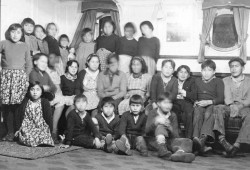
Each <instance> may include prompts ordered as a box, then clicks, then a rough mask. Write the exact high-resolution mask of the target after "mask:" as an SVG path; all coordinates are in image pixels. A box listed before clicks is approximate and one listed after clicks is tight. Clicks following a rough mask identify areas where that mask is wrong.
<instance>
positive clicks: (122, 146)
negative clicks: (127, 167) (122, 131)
mask: <svg viewBox="0 0 250 170" xmlns="http://www.w3.org/2000/svg"><path fill="white" fill-rule="evenodd" d="M115 146H116V148H118V150H119V151H118V153H124V154H126V155H128V156H131V155H132V154H133V153H132V151H131V150H130V148H128V147H127V146H126V144H125V143H124V141H122V140H121V139H118V140H116V141H115Z"/></svg>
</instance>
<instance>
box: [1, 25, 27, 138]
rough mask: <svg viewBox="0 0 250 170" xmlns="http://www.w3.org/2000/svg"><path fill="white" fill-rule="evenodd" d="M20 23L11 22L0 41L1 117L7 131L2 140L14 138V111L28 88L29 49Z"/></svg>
mask: <svg viewBox="0 0 250 170" xmlns="http://www.w3.org/2000/svg"><path fill="white" fill-rule="evenodd" d="M22 30H23V29H22V26H21V25H20V24H12V25H10V26H9V28H8V30H7V31H6V32H5V38H6V40H4V41H1V42H0V53H1V55H2V57H1V67H2V70H1V73H0V80H1V82H0V99H1V104H2V106H3V113H4V114H3V117H4V122H5V125H6V126H7V129H8V133H7V135H6V137H4V140H8V141H12V140H13V138H14V116H15V114H14V112H15V108H16V105H17V104H20V103H21V102H22V101H23V99H24V97H25V95H26V92H27V89H28V80H29V76H28V75H29V74H30V71H31V69H32V62H31V57H30V51H29V47H28V46H27V44H25V43H24V32H23V31H22Z"/></svg>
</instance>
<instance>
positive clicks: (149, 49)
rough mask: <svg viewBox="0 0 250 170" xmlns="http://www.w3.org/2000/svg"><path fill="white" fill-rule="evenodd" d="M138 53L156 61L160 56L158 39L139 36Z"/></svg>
mask: <svg viewBox="0 0 250 170" xmlns="http://www.w3.org/2000/svg"><path fill="white" fill-rule="evenodd" d="M138 55H139V56H149V57H151V58H153V59H154V60H156V61H157V59H158V58H159V56H160V40H159V39H158V38H156V37H152V38H146V37H140V38H139V41H138Z"/></svg>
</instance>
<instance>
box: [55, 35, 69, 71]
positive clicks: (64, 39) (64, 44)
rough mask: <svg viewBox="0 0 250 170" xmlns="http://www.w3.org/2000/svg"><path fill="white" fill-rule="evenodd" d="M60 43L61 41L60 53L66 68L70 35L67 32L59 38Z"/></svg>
mask: <svg viewBox="0 0 250 170" xmlns="http://www.w3.org/2000/svg"><path fill="white" fill-rule="evenodd" d="M58 43H59V49H60V54H61V57H62V62H63V68H64V70H65V68H66V64H67V61H68V60H69V59H68V56H69V49H70V48H69V37H68V36H67V35H66V34H62V35H61V36H60V37H59V39H58Z"/></svg>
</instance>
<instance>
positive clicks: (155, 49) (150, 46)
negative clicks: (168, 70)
mask: <svg viewBox="0 0 250 170" xmlns="http://www.w3.org/2000/svg"><path fill="white" fill-rule="evenodd" d="M140 29H141V32H142V35H143V36H142V37H140V38H139V41H138V55H139V56H142V57H143V59H144V60H145V62H146V64H147V66H148V73H149V74H151V75H152V76H153V75H154V74H155V71H156V62H157V60H158V58H159V55H160V40H159V39H158V38H156V37H154V36H153V30H154V26H153V24H152V23H151V22H150V21H144V22H142V23H141V25H140Z"/></svg>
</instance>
